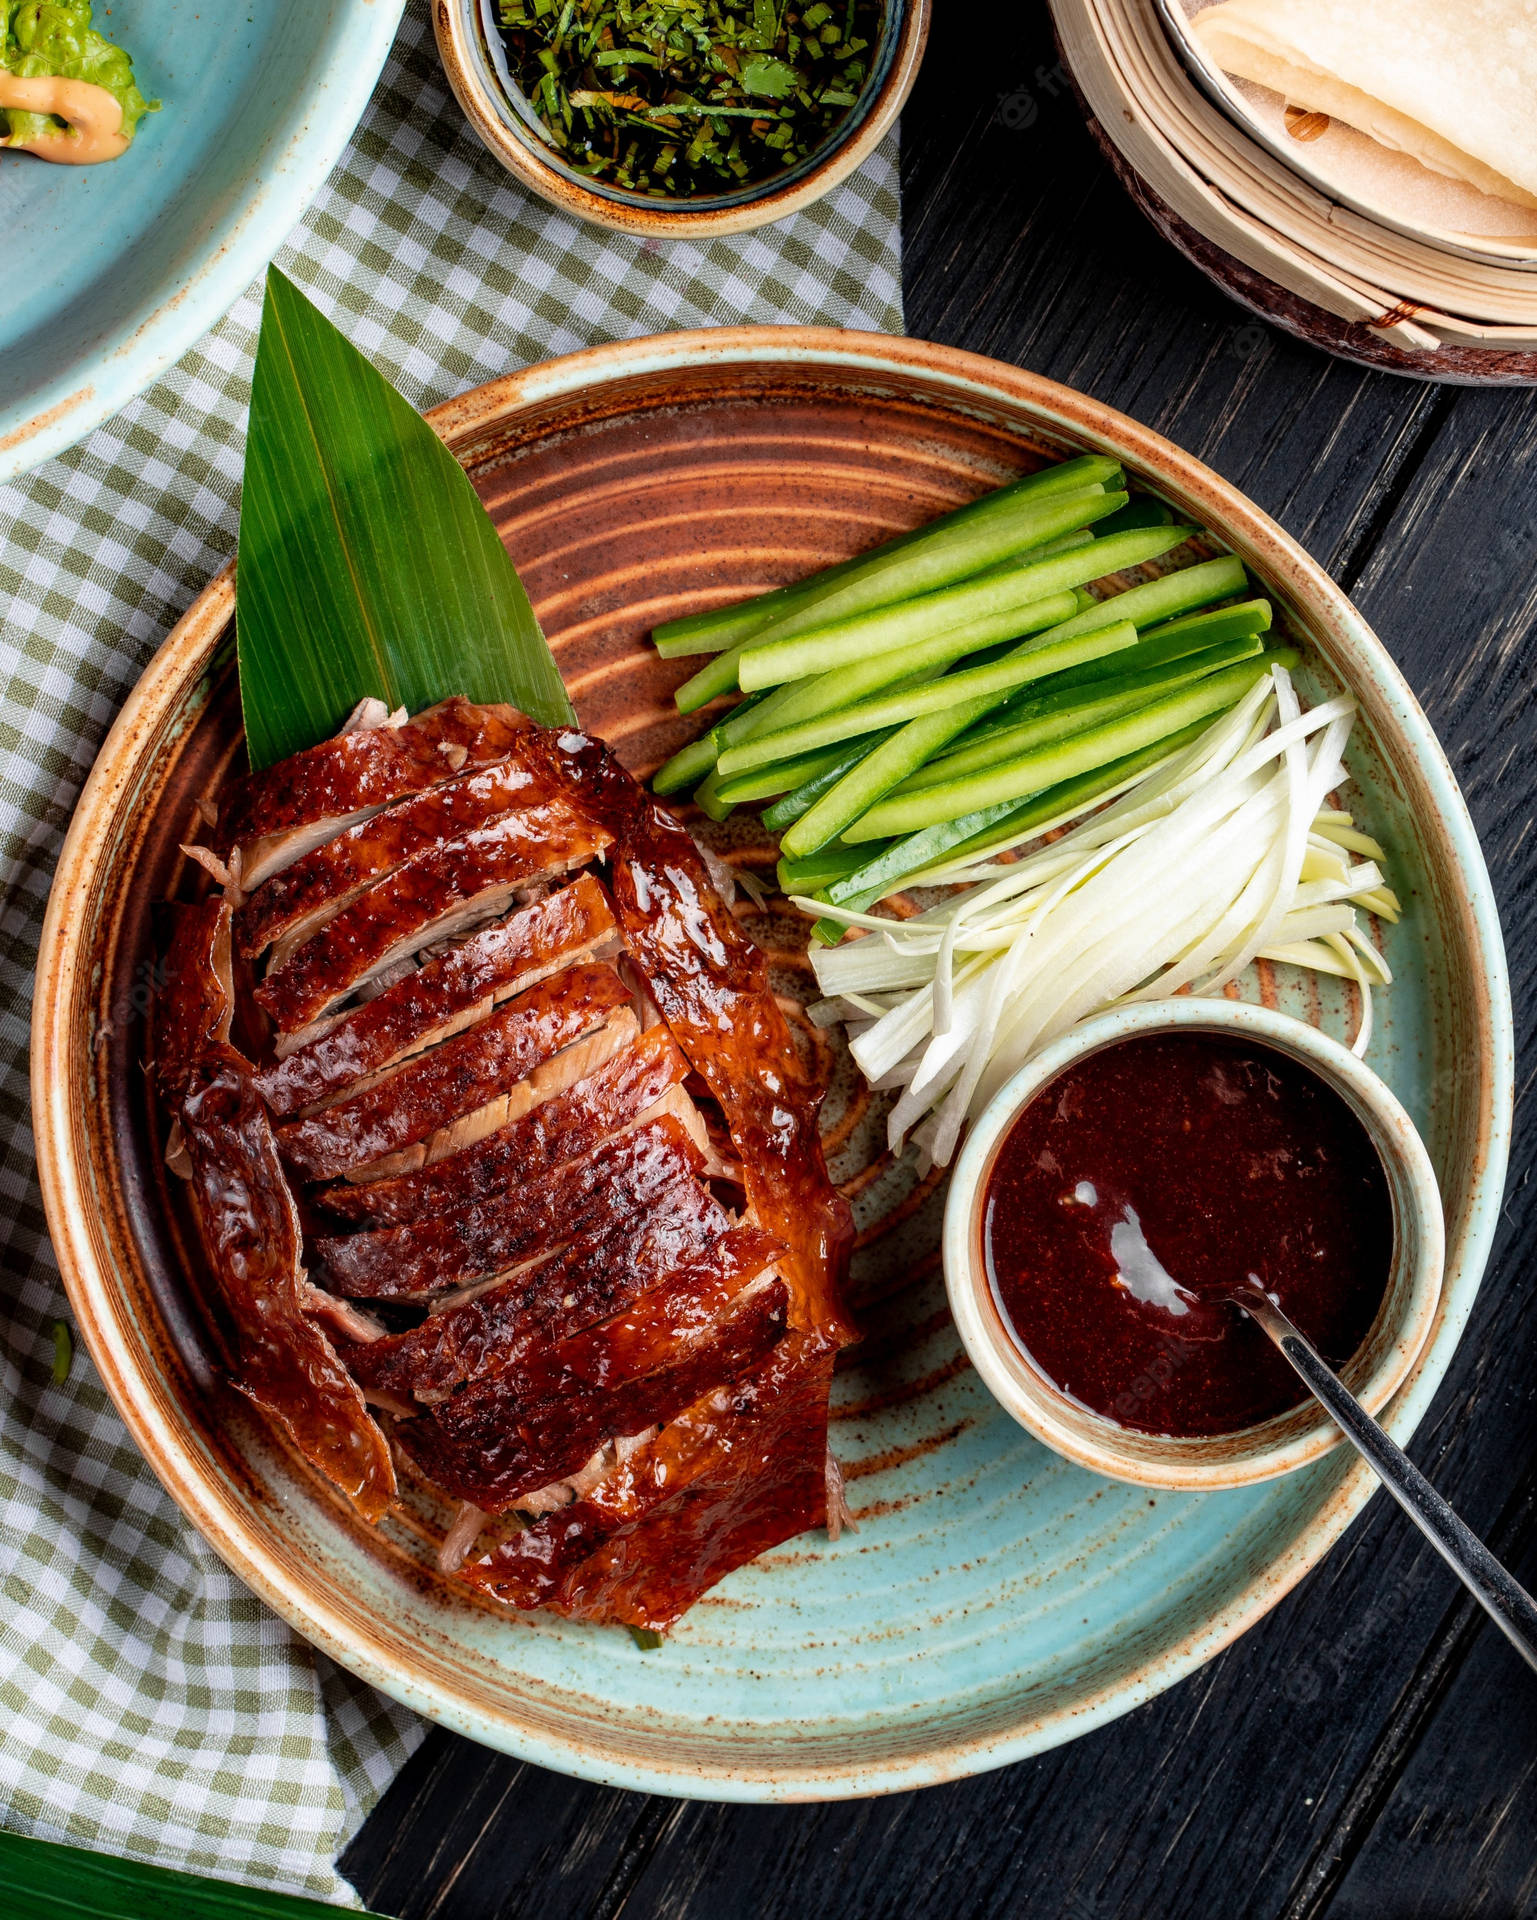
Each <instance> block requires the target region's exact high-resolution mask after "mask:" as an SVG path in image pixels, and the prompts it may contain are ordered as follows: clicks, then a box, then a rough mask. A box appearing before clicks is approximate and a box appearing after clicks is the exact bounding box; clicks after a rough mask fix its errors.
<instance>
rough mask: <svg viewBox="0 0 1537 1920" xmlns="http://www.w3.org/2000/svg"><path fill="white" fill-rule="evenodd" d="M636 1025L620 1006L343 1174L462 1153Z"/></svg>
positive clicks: (576, 1074)
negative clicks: (479, 1097)
mask: <svg viewBox="0 0 1537 1920" xmlns="http://www.w3.org/2000/svg"><path fill="white" fill-rule="evenodd" d="M637 1032H638V1028H637V1026H636V1023H635V1015H634V1013H633V1012H632V1011H631V1009H630V1008H629V1007H616V1008H615V1009H614V1010H613V1011H612V1012H611V1013H609V1014H608V1016H607V1017H606V1018H605V1020H604V1022H603V1024H602V1025H601V1026H599V1027H594V1028H593V1029H592V1031H591V1032H590V1033H588V1034H585V1035H584V1036H583V1037H582V1038H581V1039H580V1040H573V1041H572V1043H571V1045H570V1046H569V1047H562V1048H561V1050H560V1052H559V1053H556V1054H552V1055H551V1056H550V1058H549V1059H548V1060H545V1061H542V1062H541V1063H540V1064H539V1065H538V1066H537V1067H535V1068H534V1070H533V1072H532V1073H531V1074H529V1075H528V1077H527V1078H526V1079H524V1080H514V1081H513V1083H512V1085H511V1086H510V1087H508V1088H507V1089H506V1090H505V1091H504V1092H502V1093H498V1094H494V1095H493V1096H492V1097H491V1099H489V1100H487V1101H486V1102H485V1103H484V1104H483V1105H482V1106H479V1107H473V1108H471V1109H470V1111H469V1112H468V1113H461V1114H460V1115H459V1117H458V1119H457V1120H450V1121H449V1123H448V1125H447V1126H446V1127H439V1128H438V1129H437V1131H436V1132H434V1133H429V1134H428V1135H427V1137H426V1139H424V1140H418V1141H417V1142H416V1143H415V1145H414V1146H409V1147H402V1148H400V1150H399V1151H398V1152H396V1153H387V1154H385V1156H384V1158H383V1159H382V1160H370V1161H368V1162H367V1163H366V1164H365V1165H363V1166H361V1167H349V1168H348V1169H347V1173H346V1175H345V1178H346V1179H347V1180H348V1181H349V1182H352V1181H356V1182H358V1183H360V1184H367V1183H368V1182H371V1181H374V1180H395V1179H398V1178H400V1177H401V1176H402V1175H403V1174H407V1173H415V1172H416V1171H418V1169H420V1168H422V1167H430V1166H435V1165H436V1164H437V1162H438V1161H439V1160H447V1159H449V1158H450V1157H451V1156H452V1155H454V1154H456V1153H463V1152H464V1151H465V1150H466V1149H467V1148H469V1147H473V1146H474V1145H475V1143H476V1142H477V1141H478V1140H484V1139H486V1138H488V1137H489V1136H490V1135H491V1134H493V1133H499V1132H500V1131H501V1129H502V1128H503V1127H506V1126H510V1125H511V1124H512V1122H513V1121H514V1120H518V1119H521V1117H522V1116H523V1115H524V1114H525V1113H530V1112H532V1111H533V1109H534V1108H535V1107H537V1106H541V1105H543V1103H544V1102H545V1101H546V1100H549V1099H552V1098H553V1097H554V1096H555V1095H556V1094H558V1093H561V1092H563V1091H564V1090H565V1088H567V1087H570V1086H574V1085H575V1084H576V1082H577V1081H578V1080H585V1079H586V1078H587V1076H588V1074H590V1073H592V1072H593V1071H594V1069H595V1068H597V1067H600V1066H602V1065H603V1063H604V1062H605V1061H606V1060H611V1059H613V1057H614V1055H615V1054H618V1053H623V1052H624V1050H625V1048H626V1047H628V1046H629V1045H630V1044H631V1043H632V1042H633V1040H634V1039H635V1036H636V1033H637Z"/></svg>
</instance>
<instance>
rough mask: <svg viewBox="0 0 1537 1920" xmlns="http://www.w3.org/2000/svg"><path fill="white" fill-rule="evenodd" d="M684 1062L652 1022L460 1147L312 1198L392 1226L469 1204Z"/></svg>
mask: <svg viewBox="0 0 1537 1920" xmlns="http://www.w3.org/2000/svg"><path fill="white" fill-rule="evenodd" d="M687 1072H688V1062H687V1061H686V1060H685V1059H684V1058H683V1055H682V1054H681V1053H680V1052H679V1051H678V1047H677V1044H676V1042H675V1041H674V1040H673V1037H672V1035H671V1034H670V1033H669V1032H668V1031H667V1029H666V1028H665V1027H651V1028H649V1029H648V1030H647V1031H646V1032H645V1033H643V1034H641V1035H640V1037H639V1038H638V1039H637V1040H636V1041H635V1043H634V1044H633V1046H630V1047H627V1048H626V1049H625V1050H624V1052H622V1053H620V1054H617V1055H615V1057H614V1058H613V1059H612V1060H609V1061H606V1062H605V1063H604V1064H603V1065H602V1066H601V1067H599V1068H598V1069H597V1070H596V1072H593V1073H590V1074H588V1075H587V1077H586V1078H585V1079H583V1080H579V1081H578V1082H577V1083H576V1084H575V1085H574V1086H572V1087H568V1088H567V1089H566V1090H565V1091H564V1092H562V1093H558V1094H555V1095H553V1096H552V1097H551V1098H550V1099H548V1100H546V1101H543V1102H542V1103H541V1104H540V1105H539V1106H536V1107H535V1108H534V1109H533V1110H532V1112H530V1113H527V1114H525V1115H524V1116H523V1118H522V1119H520V1120H514V1121H513V1122H512V1123H511V1124H510V1125H509V1126H505V1127H502V1128H500V1129H499V1130H498V1131H497V1132H496V1133H493V1134H491V1135H489V1136H488V1137H487V1138H486V1139H484V1140H479V1141H477V1142H476V1143H475V1144H474V1145H473V1146H470V1147H466V1148H465V1149H463V1151H462V1152H459V1153H455V1154H451V1155H450V1156H449V1157H448V1158H447V1159H443V1160H439V1161H438V1162H437V1163H436V1165H434V1166H430V1167H424V1168H422V1170H421V1171H420V1172H419V1173H407V1174H402V1175H401V1176H400V1177H399V1178H398V1179H394V1180H373V1181H368V1182H366V1183H364V1184H362V1185H359V1186H335V1187H327V1188H325V1189H323V1190H322V1191H321V1192H320V1193H318V1194H317V1195H316V1196H315V1197H316V1200H317V1203H318V1204H319V1206H320V1207H322V1208H323V1209H324V1210H325V1211H326V1212H327V1213H330V1214H333V1215H334V1216H335V1217H336V1218H337V1219H339V1220H343V1221H347V1222H350V1223H351V1224H352V1225H354V1226H369V1227H391V1226H400V1225H403V1224H404V1223H405V1222H406V1221H409V1220H419V1219H423V1218H425V1217H428V1216H430V1215H432V1214H436V1213H444V1212H447V1211H449V1210H450V1209H454V1208H458V1207H473V1206H476V1205H478V1204H479V1203H480V1202H482V1201H484V1200H485V1199H487V1198H489V1197H490V1196H491V1195H493V1194H499V1193H503V1192H505V1191H506V1190H507V1189H508V1188H509V1187H511V1186H514V1185H517V1184H519V1183H521V1182H522V1181H524V1180H535V1179H538V1178H540V1177H541V1176H542V1175H544V1174H547V1173H550V1172H552V1171H553V1170H554V1169H555V1168H557V1167H559V1166H563V1165H564V1164H565V1163H566V1162H568V1161H571V1160H579V1159H581V1158H582V1156H583V1155H585V1154H589V1153H591V1152H593V1151H594V1149H595V1148H597V1147H599V1146H601V1145H602V1143H603V1142H604V1141H605V1140H606V1139H608V1138H610V1137H611V1136H612V1135H614V1134H616V1133H617V1132H619V1130H620V1129H621V1128H623V1127H626V1126H628V1125H629V1124H630V1123H631V1122H632V1121H634V1120H636V1119H637V1118H638V1117H639V1116H640V1115H641V1114H643V1113H644V1112H645V1111H646V1109H647V1108H648V1107H652V1106H654V1105H655V1104H656V1103H657V1101H659V1100H661V1099H662V1098H663V1096H664V1095H665V1094H667V1093H668V1091H669V1090H670V1089H671V1088H673V1087H676V1086H678V1085H679V1084H680V1083H681V1082H682V1080H683V1077H684V1075H685V1074H686V1073H687Z"/></svg>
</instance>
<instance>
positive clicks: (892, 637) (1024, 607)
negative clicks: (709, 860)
mask: <svg viewBox="0 0 1537 1920" xmlns="http://www.w3.org/2000/svg"><path fill="white" fill-rule="evenodd" d="M1198 532H1199V529H1198V528H1196V527H1193V526H1182V525H1178V524H1174V523H1172V520H1171V516H1170V514H1169V512H1168V510H1167V509H1166V508H1164V507H1163V506H1161V505H1160V504H1159V503H1158V502H1156V501H1152V500H1149V499H1145V498H1141V497H1139V498H1137V499H1135V500H1133V499H1132V498H1131V496H1130V495H1129V494H1128V492H1127V490H1126V486H1125V480H1124V476H1123V474H1122V472H1121V470H1120V468H1119V467H1118V466H1117V464H1116V463H1115V462H1114V461H1113V460H1110V459H1107V458H1102V457H1098V456H1093V455H1090V456H1085V457H1083V458H1080V459H1075V460H1067V461H1063V462H1062V463H1060V464H1059V465H1056V466H1051V467H1046V468H1043V469H1042V470H1040V471H1039V472H1037V473H1032V474H1029V475H1027V476H1025V477H1024V478H1023V479H1020V480H1016V481H1014V482H1013V483H1012V484H1010V485H1008V486H1005V487H1000V488H999V489H998V490H997V491H996V492H994V493H990V494H985V495H983V496H982V498H980V499H978V500H975V501H973V502H971V503H970V504H969V505H967V506H964V507H961V508H958V509H957V510H956V511H955V512H953V513H949V514H946V515H945V516H944V517H943V518H942V519H939V520H935V521H932V522H930V524H929V525H927V526H924V527H920V528H918V529H917V530H916V531H915V532H913V533H908V534H903V535H901V536H900V537H899V538H897V539H895V540H891V541H888V542H887V543H886V544H885V545H884V546H881V547H877V548H875V549H873V550H872V551H870V552H868V553H864V554H861V555H859V556H858V557H857V558H856V559H853V560H850V561H846V562H844V563H843V564H842V565H839V566H835V567H829V568H827V569H826V570H825V571H824V572H822V573H819V574H815V575H813V576H812V577H811V578H810V579H807V580H803V581H798V582H796V583H795V584H793V585H791V586H787V587H780V588H778V589H776V590H775V591H774V592H772V593H766V594H763V595H761V596H760V597H758V598H757V599H754V600H749V601H746V602H743V603H740V604H738V605H736V606H730V607H722V608H717V609H715V610H712V611H711V612H708V613H702V614H696V615H693V616H691V617H689V618H688V619H684V620H675V621H672V622H671V623H669V624H668V625H666V626H663V627H658V628H657V629H656V632H655V634H654V636H653V637H654V639H655V641H656V644H657V647H658V649H659V650H660V652H661V653H663V654H664V655H666V656H668V657H672V656H676V655H685V654H710V655H712V656H713V658H711V659H710V660H709V661H708V663H707V664H706V665H704V666H703V667H701V668H700V670H699V671H698V672H697V673H696V674H694V675H693V677H692V678H691V679H689V680H687V681H685V683H684V684H683V685H682V686H681V687H680V688H679V689H678V693H677V702H678V706H679V708H680V709H681V710H682V711H683V712H685V713H689V712H693V711H695V710H697V709H698V708H700V707H703V706H705V705H707V704H708V703H710V702H711V701H714V700H717V699H719V698H720V697H721V696H723V695H728V694H731V693H733V692H736V691H740V692H741V693H742V694H743V695H744V696H745V697H744V698H743V699H742V700H741V702H740V703H739V704H738V705H737V706H735V707H733V708H732V709H731V711H730V712H729V713H727V714H726V715H725V716H724V718H722V719H721V720H720V721H719V722H718V723H717V724H716V725H715V726H714V727H713V728H712V729H711V731H710V732H708V733H707V734H706V735H704V737H703V738H701V739H699V740H697V741H695V742H693V743H692V744H691V745H690V746H687V747H685V748H684V749H683V750H682V751H681V752H680V753H677V754H675V755H674V756H673V758H672V759H671V760H669V761H668V762H667V764H666V765H665V766H664V767H663V768H662V769H661V771H660V772H659V773H658V774H657V776H656V781H655V785H656V789H657V791H658V792H659V793H680V792H685V791H687V790H689V789H693V792H694V798H695V800H696V801H697V802H698V803H699V805H700V806H701V807H703V808H704V810H705V811H706V812H707V813H708V814H710V815H711V817H712V818H715V819H723V818H724V817H725V815H726V814H727V813H728V812H729V811H730V809H731V808H732V807H733V806H734V805H736V804H737V803H738V802H739V801H747V800H752V801H762V800H768V801H770V802H771V804H770V805H769V806H768V807H767V808H766V809H765V811H764V815H763V818H764V821H765V824H767V825H768V826H770V827H772V828H774V829H775V830H776V831H779V832H780V833H781V835H782V839H781V850H782V854H783V858H782V860H781V862H780V870H779V877H780V882H781V884H782V885H783V887H784V889H785V891H786V892H787V893H791V894H794V895H797V896H806V897H810V898H812V899H814V900H815V901H816V902H817V903H818V904H819V905H826V906H828V907H829V908H832V909H835V910H837V909H841V910H842V913H849V912H856V913H857V912H860V911H862V910H863V909H865V908H867V907H869V906H871V905H873V904H874V903H876V902H877V901H879V900H881V899H883V898H884V897H885V896H886V895H888V894H891V893H894V892H896V891H897V890H898V889H899V888H901V887H904V886H910V885H913V884H915V883H918V882H920V881H921V880H922V879H924V878H925V877H927V876H928V875H929V874H931V873H935V872H937V871H938V870H940V869H942V868H943V869H949V870H952V871H953V870H954V869H955V868H956V867H957V866H958V865H964V864H966V863H967V862H969V861H970V860H972V859H974V858H975V857H976V856H979V855H983V854H986V853H988V852H990V851H993V850H996V849H998V848H1001V847H1004V846H1008V845H1017V844H1018V843H1019V842H1020V841H1021V840H1022V839H1024V838H1027V837H1028V836H1029V834H1030V833H1031V832H1032V831H1033V830H1034V829H1036V828H1038V827H1044V826H1046V825H1048V824H1050V823H1052V822H1055V821H1058V820H1061V819H1063V818H1065V817H1071V816H1073V815H1076V814H1078V813H1082V812H1084V811H1085V810H1087V809H1088V808H1090V807H1092V806H1094V805H1095V804H1096V803H1097V802H1099V801H1101V800H1104V799H1107V798H1108V797H1110V796H1111V795H1112V794H1114V793H1117V792H1120V791H1123V790H1124V789H1125V788H1126V787H1127V786H1128V785H1130V784H1131V783H1132V782H1133V781H1135V780H1136V779H1137V778H1138V776H1140V775H1142V774H1144V773H1146V772H1148V771H1150V770H1151V769H1153V768H1154V767H1156V766H1158V765H1160V764H1162V763H1163V762H1164V761H1166V760H1167V759H1168V758H1169V756H1170V755H1172V754H1175V753H1178V752H1179V751H1180V750H1181V749H1182V748H1184V747H1186V746H1188V745H1189V744H1190V743H1191V742H1192V741H1193V740H1195V739H1196V738H1197V737H1198V736H1199V735H1200V734H1201V733H1202V732H1203V731H1204V730H1205V729H1206V728H1208V727H1209V726H1210V725H1211V724H1212V723H1213V721H1214V720H1215V719H1216V718H1217V717H1218V716H1220V715H1221V714H1223V713H1226V712H1227V711H1228V710H1229V709H1231V708H1232V707H1234V706H1236V705H1237V703H1238V702H1239V701H1240V700H1241V699H1242V698H1243V697H1244V695H1245V694H1246V693H1247V692H1248V691H1249V690H1250V689H1251V688H1252V687H1253V686H1254V685H1255V684H1256V682H1258V681H1259V680H1260V679H1262V678H1263V677H1264V676H1265V675H1267V674H1268V673H1269V672H1270V671H1271V668H1272V666H1273V665H1275V664H1280V665H1283V666H1289V665H1291V664H1293V663H1294V660H1295V655H1294V654H1293V653H1292V652H1291V650H1290V649H1288V648H1285V647H1275V646H1269V645H1267V644H1266V641H1265V639H1264V635H1265V634H1266V632H1267V631H1268V629H1269V627H1270V606H1269V604H1268V602H1267V601H1265V600H1263V599H1259V598H1253V597H1246V596H1247V595H1248V581H1247V578H1246V576H1245V573H1244V569H1243V565H1242V562H1240V561H1239V560H1237V559H1236V558H1234V557H1232V556H1231V555H1223V556H1221V557H1219V558H1216V559H1197V558H1192V559H1191V560H1190V561H1189V563H1188V564H1186V565H1183V566H1180V565H1173V566H1171V568H1170V570H1169V571H1167V572H1164V573H1162V574H1160V575H1158V577H1156V578H1152V579H1148V580H1146V581H1145V582H1144V583H1143V584H1140V585H1136V586H1130V587H1126V586H1121V588H1120V590H1119V591H1112V590H1111V589H1112V588H1113V587H1115V586H1116V585H1118V584H1119V583H1118V582H1117V581H1115V580H1113V579H1112V578H1111V576H1118V575H1123V574H1125V573H1126V572H1127V571H1128V570H1134V569H1138V568H1143V567H1146V566H1147V565H1148V563H1150V562H1157V561H1162V560H1164V559H1165V557H1166V556H1168V555H1171V554H1173V553H1174V552H1175V550H1176V549H1177V548H1180V547H1182V546H1183V545H1184V544H1185V543H1186V541H1188V540H1189V539H1190V538H1191V537H1192V535H1195V534H1196V533H1198ZM1095 583H1099V585H1100V592H1101V596H1102V597H1099V598H1096V597H1094V596H1093V595H1092V594H1090V593H1089V592H1088V591H1087V589H1088V588H1089V587H1091V586H1092V585H1094V584H1095ZM848 924H849V923H848V921H847V919H844V918H843V917H842V915H841V914H840V916H839V917H838V918H836V919H834V918H833V917H831V916H828V917H825V918H824V919H822V920H820V921H819V922H818V923H817V927H816V933H817V936H818V938H819V939H821V940H823V941H824V942H827V943H831V942H833V941H836V940H838V939H839V938H840V937H841V936H842V934H843V932H844V929H845V927H846V926H847V925H848Z"/></svg>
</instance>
